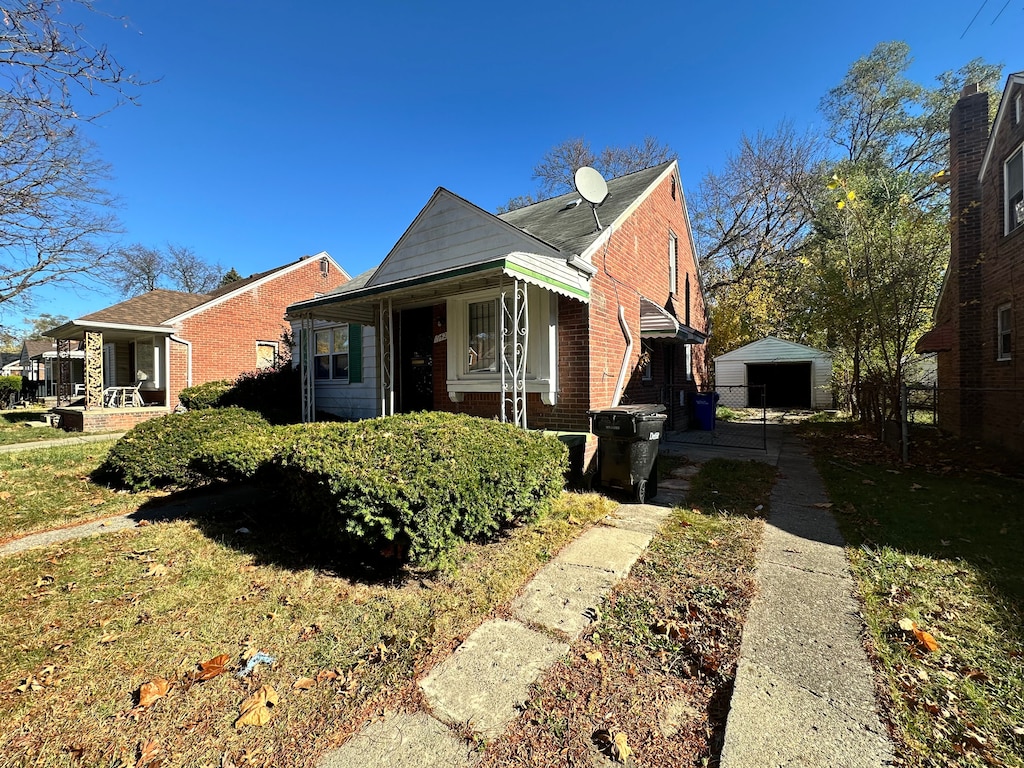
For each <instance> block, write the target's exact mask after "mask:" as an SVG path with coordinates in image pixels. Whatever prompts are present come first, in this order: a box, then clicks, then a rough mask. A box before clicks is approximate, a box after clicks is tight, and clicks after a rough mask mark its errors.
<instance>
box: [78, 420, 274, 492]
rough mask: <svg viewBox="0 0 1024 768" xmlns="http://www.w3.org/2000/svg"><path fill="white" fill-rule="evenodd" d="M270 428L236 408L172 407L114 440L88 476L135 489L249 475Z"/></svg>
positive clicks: (269, 450) (262, 454)
mask: <svg viewBox="0 0 1024 768" xmlns="http://www.w3.org/2000/svg"><path fill="white" fill-rule="evenodd" d="M272 432H273V428H272V427H271V426H270V424H268V423H267V421H266V419H264V418H263V417H262V416H260V415H259V414H258V413H253V412H252V411H246V410H243V409H241V408H210V409H205V410H198V411H189V412H188V413H172V414H169V415H167V416H161V417H158V418H155V419H150V420H149V421H144V422H142V423H141V424H137V425H136V426H135V427H133V428H132V429H131V430H130V431H129V432H128V433H127V434H126V435H125V436H124V437H122V438H121V439H120V440H118V441H117V442H116V443H114V446H113V447H112V448H111V449H110V453H108V454H107V457H106V459H105V460H104V461H103V463H102V464H101V465H100V466H99V468H98V469H97V470H96V472H95V473H94V479H96V480H99V481H102V482H105V483H107V484H109V485H115V486H118V487H121V488H128V489H129V490H133V491H139V490H143V489H145V488H164V487H168V486H175V487H178V488H194V487H196V486H199V485H204V484H205V483H208V482H210V481H211V480H216V479H241V478H243V477H250V476H252V475H253V474H255V472H256V470H257V469H258V467H259V466H260V465H261V464H262V463H264V462H266V461H268V460H269V459H270V457H271V455H272V454H273V453H274V448H273V446H274V445H276V443H275V442H274V440H273V437H272Z"/></svg>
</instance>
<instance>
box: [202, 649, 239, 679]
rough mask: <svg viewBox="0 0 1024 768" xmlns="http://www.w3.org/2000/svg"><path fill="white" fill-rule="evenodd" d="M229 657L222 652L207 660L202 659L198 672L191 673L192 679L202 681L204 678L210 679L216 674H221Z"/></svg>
mask: <svg viewBox="0 0 1024 768" xmlns="http://www.w3.org/2000/svg"><path fill="white" fill-rule="evenodd" d="M230 658H231V657H230V656H228V655H227V654H226V653H222V654H221V655H220V656H214V657H213V658H212V659H210V660H209V661H202V662H200V663H199V669H200V671H199V672H195V673H193V679H194V680H195V681H196V682H198V683H201V682H204V681H206V680H212V679H213V678H215V677H216V676H217V675H221V674H223V673H224V672H225V671H226V667H225V666H224V665H225V664H227V663H228V660H229V659H230Z"/></svg>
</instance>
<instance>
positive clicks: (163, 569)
mask: <svg viewBox="0 0 1024 768" xmlns="http://www.w3.org/2000/svg"><path fill="white" fill-rule="evenodd" d="M166 575H167V566H166V565H163V564H161V563H157V564H156V565H153V566H151V567H150V569H149V570H148V571H146V572H145V573H144V574H142V576H143V578H148V577H150V576H166Z"/></svg>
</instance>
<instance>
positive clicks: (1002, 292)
mask: <svg viewBox="0 0 1024 768" xmlns="http://www.w3.org/2000/svg"><path fill="white" fill-rule="evenodd" d="M988 104H989V101H988V94H987V93H984V92H981V91H979V89H978V87H977V86H969V87H967V88H965V89H964V90H963V92H962V93H961V97H960V100H959V101H958V102H957V104H956V106H955V107H954V109H953V112H952V115H951V117H950V175H951V185H952V186H951V189H950V210H951V220H952V221H951V226H950V232H951V256H950V262H949V267H948V268H947V270H946V277H945V280H944V282H943V286H942V290H941V292H940V294H939V300H938V302H937V305H936V309H935V315H934V320H935V327H934V328H933V329H932V330H930V331H929V332H928V333H926V334H925V335H924V336H923V337H922V338H921V340H920V341H919V342H918V343H917V345H916V349H917V351H918V352H935V353H938V388H939V402H938V415H939V426H940V427H942V428H943V429H945V430H947V431H949V432H953V433H955V434H958V435H961V436H963V437H965V438H970V439H975V440H981V441H984V442H988V443H993V444H997V445H1001V446H1003V447H1005V448H1008V449H1011V450H1013V451H1016V452H1021V453H1024V347H1021V346H1020V345H1019V341H1020V339H1021V338H1022V336H1021V332H1022V331H1024V202H1022V198H1024V72H1019V73H1017V74H1014V75H1010V77H1009V78H1008V79H1007V82H1006V87H1005V89H1004V91H1003V95H1002V100H1001V101H1000V104H999V110H998V112H997V114H996V118H995V121H994V122H993V123H992V128H991V131H990V130H989V121H988V118H989V107H988ZM1018 279H1020V281H1021V282H1020V283H1018V282H1017V280H1018Z"/></svg>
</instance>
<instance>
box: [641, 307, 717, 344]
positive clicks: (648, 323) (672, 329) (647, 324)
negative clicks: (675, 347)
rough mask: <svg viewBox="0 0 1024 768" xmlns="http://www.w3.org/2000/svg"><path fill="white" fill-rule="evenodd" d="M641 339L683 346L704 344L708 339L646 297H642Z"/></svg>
mask: <svg viewBox="0 0 1024 768" xmlns="http://www.w3.org/2000/svg"><path fill="white" fill-rule="evenodd" d="M640 337H641V338H643V339H666V340H669V341H679V342H682V343H683V344H703V343H704V342H705V341H707V339H708V337H707V334H704V333H701V332H700V331H698V330H697V329H695V328H691V327H690V326H688V325H686V324H685V323H682V322H680V321H679V318H677V317H676V316H675V315H673V314H672V313H671V312H669V311H668V310H666V309H663V308H662V307H660V306H658V304H656V303H655V302H653V301H651V300H650V299H648V298H647V297H646V296H641V297H640Z"/></svg>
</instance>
